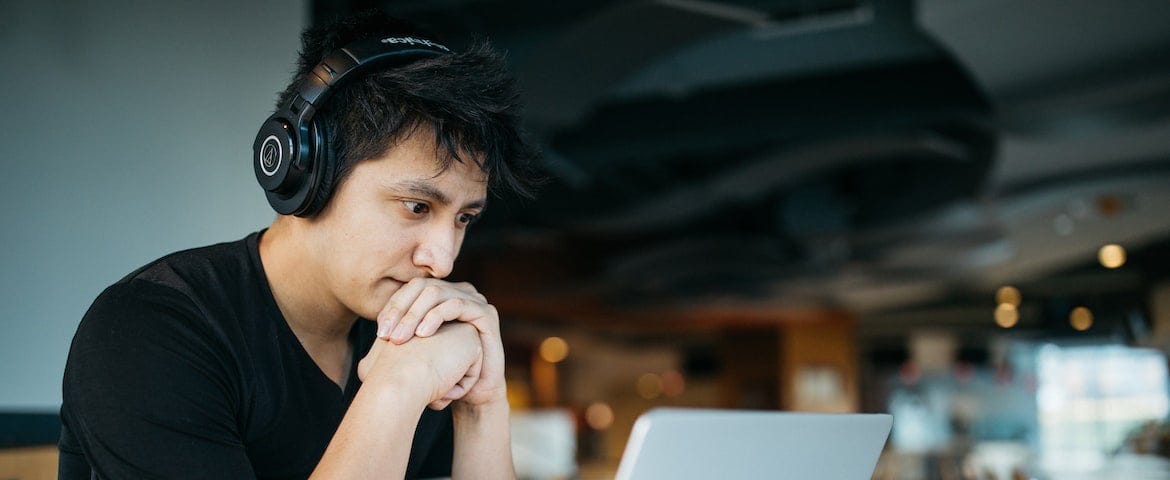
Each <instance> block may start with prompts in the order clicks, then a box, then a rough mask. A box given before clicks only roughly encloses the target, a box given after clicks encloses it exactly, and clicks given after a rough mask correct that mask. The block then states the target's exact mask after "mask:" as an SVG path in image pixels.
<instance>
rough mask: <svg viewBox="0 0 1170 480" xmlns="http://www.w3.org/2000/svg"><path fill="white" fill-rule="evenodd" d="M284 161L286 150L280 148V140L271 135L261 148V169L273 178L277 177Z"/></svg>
mask: <svg viewBox="0 0 1170 480" xmlns="http://www.w3.org/2000/svg"><path fill="white" fill-rule="evenodd" d="M283 160H284V150H283V149H282V148H281V147H280V140H277V138H276V135H269V136H268V138H265V139H264V143H263V144H262V145H261V146H260V169H261V170H263V171H264V174H265V175H268V176H269V177H271V176H273V175H276V171H277V170H278V169H279V168H280V162H281V161H283Z"/></svg>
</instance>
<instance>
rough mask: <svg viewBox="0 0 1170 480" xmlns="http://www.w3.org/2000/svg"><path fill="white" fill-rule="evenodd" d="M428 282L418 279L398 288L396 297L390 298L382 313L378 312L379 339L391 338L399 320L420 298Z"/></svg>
mask: <svg viewBox="0 0 1170 480" xmlns="http://www.w3.org/2000/svg"><path fill="white" fill-rule="evenodd" d="M426 286H427V282H426V280H425V279H419V278H416V279H414V280H411V281H409V282H406V284H405V285H403V286H401V287H399V288H398V291H397V292H394V295H391V296H390V300H389V301H388V302H386V306H385V307H382V311H381V312H378V337H380V338H390V334H391V333H392V332H393V329H394V327H395V326H396V325H398V320H399V319H400V318H401V317H402V314H404V313H406V311H407V309H408V308H410V305H411V304H413V303H414V300H415V299H416V298H418V296H419V294H420V293H422V290H423V289H424V288H426Z"/></svg>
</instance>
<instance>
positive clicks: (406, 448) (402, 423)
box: [311, 384, 426, 480]
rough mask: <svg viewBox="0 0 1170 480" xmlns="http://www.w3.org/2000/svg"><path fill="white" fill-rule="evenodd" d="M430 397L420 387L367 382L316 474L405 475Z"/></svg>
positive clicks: (317, 479)
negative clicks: (416, 431) (420, 418)
mask: <svg viewBox="0 0 1170 480" xmlns="http://www.w3.org/2000/svg"><path fill="white" fill-rule="evenodd" d="M425 406H426V399H425V398H423V397H421V396H420V395H419V394H418V392H417V389H412V388H409V387H406V386H405V385H404V386H402V387H398V386H396V385H393V384H363V385H362V386H361V389H359V390H358V393H357V395H356V396H355V397H354V399H353V403H352V404H350V406H349V410H347V411H346V413H345V418H343V419H342V420H341V425H340V426H338V427H337V432H336V433H334V434H333V440H332V441H330V442H329V447H328V448H326V450H325V455H324V456H322V457H321V461H320V462H319V463H318V464H317V468H316V469H314V470H313V476H312V477H311V479H312V480H329V479H373V478H402V477H404V476H405V475H406V464H407V461H408V460H409V459H410V446H411V441H412V440H413V439H414V430H415V427H416V426H417V425H418V417H419V415H421V414H422V411H423V408H425Z"/></svg>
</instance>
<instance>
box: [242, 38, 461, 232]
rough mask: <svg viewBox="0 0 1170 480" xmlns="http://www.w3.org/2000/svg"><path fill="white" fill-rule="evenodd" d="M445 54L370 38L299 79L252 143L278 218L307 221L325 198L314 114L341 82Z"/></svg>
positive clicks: (259, 176) (327, 153)
mask: <svg viewBox="0 0 1170 480" xmlns="http://www.w3.org/2000/svg"><path fill="white" fill-rule="evenodd" d="M447 53H451V50H450V49H448V48H447V47H445V46H443V45H440V44H438V43H435V42H432V41H430V40H426V39H422V38H415V37H386V38H369V39H365V40H358V41H356V42H353V43H350V44H348V45H346V46H345V47H343V48H341V49H340V50H337V51H334V52H332V53H330V54H329V55H326V56H325V58H324V59H323V60H321V63H319V64H317V66H316V67H313V69H312V70H310V71H309V72H308V73H306V74H305V75H302V76H301V77H300V78H298V79H297V80H296V82H295V85H296V91H297V93H296V95H294V96H293V98H292V100H290V101H289V102H288V103H286V104H284V105H282V106H281V107H280V108H278V109H277V110H276V112H274V113H273V114H272V115H271V116H269V117H268V119H267V120H265V121H264V125H262V126H261V127H260V133H257V134H256V141H255V143H253V144H252V167H253V169H254V170H255V171H256V180H257V181H259V182H260V186H262V187H264V193H265V195H266V196H267V197H268V203H269V205H272V208H273V209H274V210H276V211H277V213H280V214H282V215H290V214H291V215H297V216H301V217H306V216H310V215H313V214H314V213H316V212H318V211H320V209H321V208H323V207H324V206H325V203H326V202H327V201H328V200H329V195H330V194H331V190H332V188H333V186H332V183H333V172H334V170H335V160H334V159H333V158H332V157H333V154H332V151H331V149H330V147H329V144H328V141H327V139H328V135H327V133H326V132H325V130H324V127H323V126H322V125H320V124H318V123H317V122H314V121H313V114H314V113H316V111H317V108H318V107H320V106H321V105H322V104H323V103H324V102H325V100H326V99H328V98H329V94H330V92H331V90H333V89H335V88H337V85H338V84H340V83H342V82H343V81H344V80H345V78H347V77H350V78H356V77H359V76H360V74H361V73H363V72H365V71H368V70H372V69H374V68H386V67H396V66H402V65H406V64H408V63H411V62H414V61H416V60H421V59H424V58H431V57H436V56H439V55H443V54H447Z"/></svg>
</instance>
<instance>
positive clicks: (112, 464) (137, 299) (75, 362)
mask: <svg viewBox="0 0 1170 480" xmlns="http://www.w3.org/2000/svg"><path fill="white" fill-rule="evenodd" d="M232 365H234V363H233V360H232V358H231V353H230V349H229V348H228V347H227V344H226V342H225V341H224V340H222V339H221V338H220V337H219V336H217V334H216V333H215V331H214V329H213V328H211V327H210V326H208V325H207V324H206V322H204V321H202V320H201V319H200V318H199V315H198V309H197V308H196V307H195V306H194V304H192V303H191V302H190V300H188V299H187V298H186V297H185V296H183V295H182V294H181V293H179V292H178V291H176V290H173V289H171V288H169V287H165V286H161V285H156V284H153V283H149V282H145V281H140V280H131V281H129V282H128V283H120V284H116V285H114V286H112V287H110V288H108V289H107V290H106V291H105V292H103V293H102V295H100V296H99V297H98V299H97V300H96V301H95V302H94V304H93V306H92V307H91V308H90V310H89V311H88V312H87V313H86V315H85V317H84V318H83V320H82V322H81V325H80V326H79V327H78V330H77V334H76V336H75V337H74V339H73V344H72V347H71V348H70V352H69V359H68V362H67V364H66V368H65V377H64V382H63V391H62V393H63V402H62V422H63V423H64V424H66V425H67V426H68V428H69V431H70V433H71V434H72V435H73V436H74V437H75V439H76V443H77V445H78V446H79V447H80V450H81V452H82V453H83V454H84V456H85V459H86V461H87V462H88V463H89V466H90V468H92V470H93V473H94V474H95V475H96V476H97V478H110V479H121V478H215V479H229V478H230V479H236V478H254V477H255V476H254V473H253V472H252V467H251V463H250V462H249V460H248V457H247V453H246V451H245V448H244V445H243V441H242V440H241V434H240V431H239V423H238V422H237V420H236V418H237V415H236V410H237V408H238V405H239V404H240V401H239V398H240V392H239V391H238V389H239V387H238V386H239V384H240V383H239V382H238V381H236V379H237V377H238V376H239V375H240V374H239V373H233V372H238V370H233V367H232Z"/></svg>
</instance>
